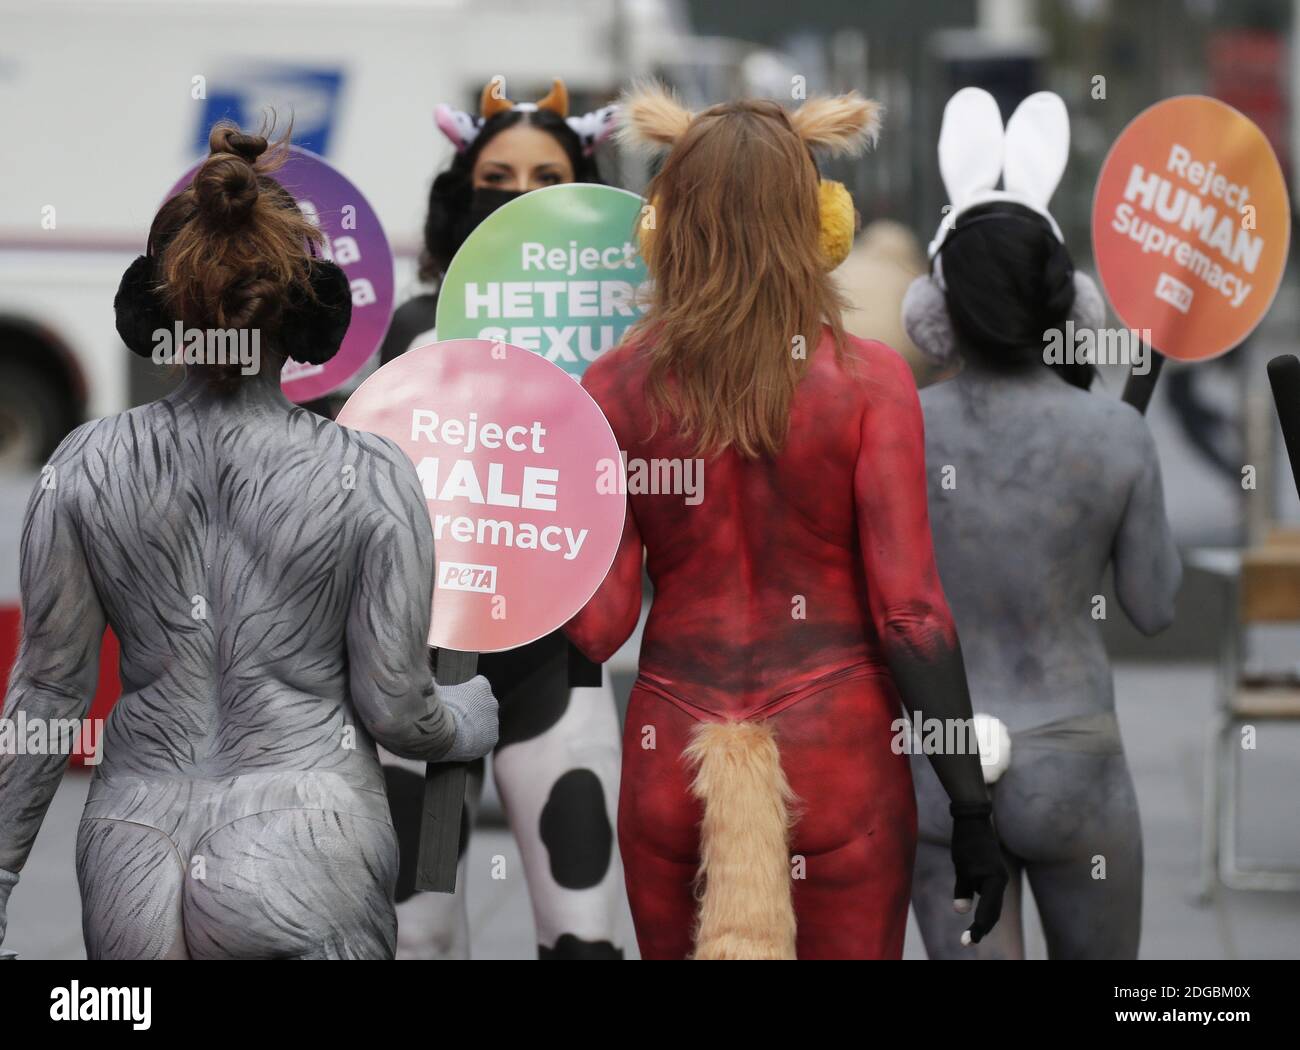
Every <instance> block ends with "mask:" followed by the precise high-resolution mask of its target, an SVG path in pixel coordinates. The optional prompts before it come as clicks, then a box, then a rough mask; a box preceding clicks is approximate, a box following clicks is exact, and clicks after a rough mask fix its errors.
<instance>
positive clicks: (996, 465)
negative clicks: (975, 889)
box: [904, 89, 1181, 959]
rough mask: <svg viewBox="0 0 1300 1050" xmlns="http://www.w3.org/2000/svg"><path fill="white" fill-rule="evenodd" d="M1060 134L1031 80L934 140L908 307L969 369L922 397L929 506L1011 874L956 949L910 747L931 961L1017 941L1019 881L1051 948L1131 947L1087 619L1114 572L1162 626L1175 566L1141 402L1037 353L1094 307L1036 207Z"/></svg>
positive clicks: (1105, 685)
mask: <svg viewBox="0 0 1300 1050" xmlns="http://www.w3.org/2000/svg"><path fill="white" fill-rule="evenodd" d="M1068 147H1069V125H1068V118H1067V116H1066V112H1065V107H1064V105H1063V104H1062V103H1061V101H1060V99H1058V98H1056V96H1053V95H1048V94H1047V93H1040V94H1038V95H1034V96H1031V97H1030V98H1029V99H1028V100H1026V101H1025V102H1024V103H1023V104H1022V105H1021V107H1020V109H1018V110H1017V111H1016V113H1015V115H1013V117H1012V118H1011V120H1010V122H1009V123H1008V124H1007V126H1006V129H1005V131H1004V129H1003V126H1002V119H1001V115H1000V113H999V112H998V108H997V104H996V103H995V102H994V101H993V99H992V98H991V97H989V96H988V95H987V94H985V93H984V92H980V91H977V90H976V89H966V90H964V91H963V92H960V93H959V94H958V95H957V96H955V97H954V98H953V100H952V101H950V103H949V106H948V109H947V111H946V112H945V116H944V123H943V129H942V132H941V136H940V147H939V155H940V166H941V169H942V172H943V177H944V183H945V185H946V187H947V188H948V192H949V196H950V198H951V200H952V205H953V212H952V216H951V217H950V218H949V219H947V220H945V223H944V224H943V225H942V226H941V227H940V232H939V235H938V236H937V237H936V239H935V243H934V244H933V245H932V246H931V257H932V259H933V272H932V275H931V276H927V277H922V278H918V280H917V281H916V283H915V284H914V286H913V288H912V289H910V290H909V293H908V296H907V299H906V300H905V303H904V321H905V324H906V325H907V327H908V331H909V334H910V335H911V336H912V339H913V341H914V342H916V344H917V346H918V347H920V348H921V349H922V350H925V351H927V352H929V354H930V355H931V356H932V357H934V358H936V359H938V360H940V361H943V360H945V359H952V358H954V357H955V358H959V359H960V362H961V365H962V367H961V371H960V373H959V374H958V375H957V376H956V378H954V379H951V380H949V381H947V382H944V383H940V384H938V385H936V386H931V387H928V388H927V389H925V390H924V391H923V392H922V394H921V403H922V408H923V410H924V413H925V424H926V463H927V469H928V471H929V479H930V486H929V487H930V520H931V524H932V530H933V534H934V543H935V553H936V556H937V559H938V564H939V570H940V575H941V577H942V579H943V585H944V590H945V591H946V592H947V595H948V600H949V602H950V603H951V605H952V609H953V613H954V616H955V618H956V621H957V628H958V632H959V634H960V637H961V639H962V643H963V648H964V650H965V652H966V666H967V671H968V674H969V679H970V685H971V697H972V703H973V707H974V709H975V712H976V716H975V717H976V721H977V722H979V723H982V724H981V725H980V728H981V730H982V731H983V732H984V734H985V736H984V739H983V740H982V744H983V745H984V746H983V747H982V750H984V751H985V752H986V754H985V759H986V779H990V780H992V783H990V786H989V789H990V794H991V796H992V799H993V806H994V818H995V823H996V826H997V830H998V836H999V839H1000V841H1001V844H1002V848H1003V853H1004V857H1005V860H1006V864H1007V867H1008V869H1009V870H1010V871H1011V873H1012V879H1011V883H1010V885H1009V886H1008V889H1007V898H1006V906H1005V908H1004V909H1003V915H1002V921H1001V922H1000V923H999V924H998V926H997V928H996V929H994V930H993V932H992V933H991V934H990V935H989V936H988V937H986V938H985V939H984V940H983V941H982V942H981V943H980V944H979V945H978V946H977V947H976V949H975V951H974V952H973V953H969V952H968V953H960V952H959V951H954V950H952V949H951V947H950V946H951V945H952V944H954V943H955V939H954V938H955V931H957V930H959V929H960V928H961V925H962V920H961V917H960V916H959V915H955V914H953V909H952V906H951V898H952V885H953V882H952V880H953V872H952V864H951V861H950V860H949V857H948V848H947V842H948V838H949V835H950V833H951V821H950V819H949V818H948V814H947V807H946V804H945V803H946V798H945V796H944V795H943V792H942V789H941V788H940V785H939V784H938V782H937V781H936V780H935V778H934V775H933V773H932V772H931V771H930V769H929V765H928V764H927V763H926V762H924V761H921V760H919V758H914V760H913V775H914V778H915V783H916V790H917V797H918V809H919V822H920V827H919V832H920V843H919V845H918V850H917V859H916V868H915V875H914V880H913V896H912V905H913V908H914V910H915V913H916V916H917V920H918V922H919V924H920V927H921V933H922V936H923V938H924V941H925V945H926V949H927V951H928V953H929V955H930V957H931V958H948V957H967V958H970V957H976V958H1022V957H1023V955H1024V937H1023V929H1022V918H1021V904H1022V897H1023V893H1024V883H1025V881H1026V880H1027V881H1028V885H1029V888H1030V890H1031V891H1032V893H1033V895H1034V902H1035V904H1036V905H1037V910H1038V913H1039V915H1040V917H1041V919H1042V923H1043V930H1044V934H1045V936H1046V941H1047V951H1048V954H1049V956H1050V957H1051V958H1053V959H1084V958H1092V959H1097V958H1105V959H1122V958H1134V957H1136V955H1137V950H1138V939H1139V934H1140V930H1141V908H1142V836H1141V827H1140V824H1139V820H1138V807H1137V797H1136V795H1135V793H1134V789H1133V782H1132V778H1131V776H1130V774H1129V769H1128V764H1127V762H1126V760H1125V756H1124V751H1123V746H1122V744H1121V741H1120V737H1119V726H1118V723H1117V721H1116V717H1115V697H1114V691H1113V687H1112V681H1111V671H1110V664H1109V661H1108V658H1107V654H1106V648H1105V645H1104V644H1103V641H1102V638H1101V633H1100V625H1099V622H1098V619H1097V614H1098V610H1099V609H1100V608H1101V606H1100V605H1099V601H1104V598H1102V597H1101V594H1100V592H1101V590H1102V581H1103V576H1104V574H1105V572H1106V570H1107V568H1108V567H1113V569H1114V581H1115V591H1116V595H1117V597H1118V600H1119V603H1120V605H1121V606H1122V608H1123V609H1124V611H1125V613H1127V615H1128V616H1129V618H1130V619H1131V620H1132V621H1133V623H1134V624H1135V625H1136V626H1137V627H1138V629H1139V630H1141V631H1143V632H1144V633H1146V634H1154V633H1156V632H1158V631H1161V630H1163V629H1164V628H1165V627H1167V626H1168V625H1169V623H1170V622H1171V621H1172V619H1173V607H1174V598H1175V596H1176V594H1177V591H1178V586H1179V583H1180V580H1181V565H1180V562H1179V558H1178V553H1177V550H1176V548H1175V547H1174V544H1173V540H1172V538H1171V536H1170V531H1169V525H1168V522H1167V520H1166V518H1165V512H1164V497H1163V492H1162V488H1161V479H1160V465H1159V461H1158V459H1157V456H1156V449H1155V444H1154V442H1153V441H1152V439H1151V434H1150V432H1149V431H1148V429H1147V427H1146V424H1145V422H1144V421H1143V419H1142V417H1141V415H1140V414H1139V413H1138V412H1137V411H1135V410H1134V409H1133V408H1131V407H1130V406H1129V405H1127V404H1124V403H1123V402H1122V401H1120V400H1118V399H1117V398H1115V397H1111V396H1107V395H1105V394H1104V393H1099V392H1091V391H1090V387H1091V384H1092V380H1093V377H1094V370H1093V368H1092V367H1091V366H1090V365H1087V364H1077V363H1076V364H1073V365H1049V364H1046V363H1045V359H1044V341H1045V339H1047V338H1048V336H1049V334H1050V333H1051V332H1053V331H1055V330H1059V329H1061V328H1063V327H1064V326H1065V325H1066V323H1067V321H1073V322H1074V328H1075V329H1080V330H1082V329H1084V328H1093V329H1095V328H1097V327H1099V326H1100V325H1101V324H1102V323H1103V322H1104V318H1105V312H1104V303H1103V302H1102V300H1101V297H1100V293H1099V292H1098V291H1097V288H1096V286H1095V284H1094V283H1093V282H1092V281H1091V279H1089V278H1087V277H1086V276H1085V275H1084V274H1081V273H1077V272H1075V271H1074V268H1073V264H1072V263H1071V261H1070V256H1069V253H1068V251H1067V250H1066V248H1065V245H1064V243H1063V240H1062V238H1061V235H1060V231H1059V227H1058V226H1057V224H1056V222H1055V220H1054V219H1053V218H1052V217H1051V215H1050V214H1049V213H1048V212H1047V203H1048V201H1049V200H1050V198H1051V195H1052V191H1053V190H1054V189H1055V187H1056V184H1057V182H1058V181H1059V179H1060V176H1061V173H1062V172H1063V171H1064V167H1065V160H1066V156H1067V154H1068ZM999 176H1001V177H1002V179H1003V180H1004V181H1003V189H1000V190H999V189H994V186H995V185H996V184H997V182H998V179H999Z"/></svg>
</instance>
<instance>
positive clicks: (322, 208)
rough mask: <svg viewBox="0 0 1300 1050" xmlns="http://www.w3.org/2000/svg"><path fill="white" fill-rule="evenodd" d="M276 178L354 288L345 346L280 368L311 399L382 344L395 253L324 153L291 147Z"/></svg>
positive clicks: (295, 391) (293, 388) (300, 396)
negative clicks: (315, 361) (317, 360)
mask: <svg viewBox="0 0 1300 1050" xmlns="http://www.w3.org/2000/svg"><path fill="white" fill-rule="evenodd" d="M200 163H202V162H200ZM198 169H199V165H198V164H195V165H194V166H193V167H192V168H190V169H189V171H187V172H186V173H185V174H184V175H182V176H181V178H180V180H179V181H178V182H177V183H176V185H174V186H173V187H172V188H171V190H169V191H168V193H167V197H168V198H169V199H170V198H171V197H174V196H176V194H178V193H180V192H181V191H182V190H183V189H185V188H186V187H187V186H188V185H189V184H190V182H191V181H193V179H194V174H195V172H197V171H198ZM274 177H275V179H276V181H277V182H279V183H280V185H282V186H283V187H284V188H285V189H286V190H287V191H288V192H289V193H290V194H292V195H293V198H294V200H296V201H297V202H298V207H300V208H301V209H302V210H303V213H304V214H305V215H306V216H307V217H308V218H309V219H311V220H312V221H313V222H314V223H315V224H316V225H317V226H319V227H320V229H321V232H322V233H324V234H325V250H324V252H323V254H324V255H325V257H326V258H329V259H333V260H334V262H335V263H337V264H338V265H339V266H340V267H342V269H343V272H344V273H346V274H347V277H348V282H349V283H350V284H351V286H352V323H351V325H350V326H349V327H348V334H347V336H345V337H344V339H343V345H342V346H341V347H339V352H338V353H337V354H335V355H334V356H333V357H332V358H330V360H328V361H326V362H325V363H324V364H322V365H305V364H301V363H300V362H298V361H289V362H286V363H285V366H284V371H283V372H281V374H280V384H281V386H282V387H283V388H284V393H285V396H286V397H288V398H289V400H291V401H295V402H303V401H310V400H312V399H313V398H317V397H324V396H325V395H326V394H328V393H330V392H331V391H333V390H337V389H338V388H339V387H340V386H342V385H343V384H344V383H346V382H347V381H348V380H349V379H351V378H352V377H353V376H354V375H356V374H357V372H359V371H360V370H361V368H362V366H363V365H364V364H365V363H366V362H367V361H368V360H369V359H370V356H371V355H372V354H373V353H374V352H375V351H376V350H377V349H378V348H379V344H380V343H381V342H383V339H384V335H385V334H386V333H387V332H388V322H389V320H390V319H391V318H392V316H393V253H392V250H391V249H390V248H389V246H388V238H387V237H386V236H385V235H384V228H383V227H382V226H381V225H380V224H379V217H378V216H377V215H376V214H375V211H374V209H373V208H371V207H370V204H369V202H368V201H367V200H366V198H365V197H364V196H363V195H362V193H361V191H360V190H359V189H357V188H356V187H355V186H354V185H352V183H351V182H350V181H349V180H348V179H347V178H345V177H344V176H343V174H342V173H341V172H339V171H337V170H336V169H335V168H334V167H333V166H332V165H331V164H330V163H329V162H328V161H326V160H325V159H324V158H323V157H319V156H317V155H316V154H315V153H312V152H311V151H310V150H305V149H302V148H301V147H300V146H291V147H290V148H289V158H288V159H287V160H286V161H285V162H284V165H283V166H282V167H281V168H280V169H279V170H277V171H276V172H275V173H274Z"/></svg>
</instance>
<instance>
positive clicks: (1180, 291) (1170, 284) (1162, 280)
mask: <svg viewBox="0 0 1300 1050" xmlns="http://www.w3.org/2000/svg"><path fill="white" fill-rule="evenodd" d="M1193 294H1195V293H1193V291H1192V290H1191V288H1189V287H1188V286H1187V285H1185V284H1183V282H1182V281H1180V280H1178V278H1176V277H1170V276H1169V274H1167V273H1162V274H1161V275H1160V277H1159V278H1158V279H1157V280H1156V298H1157V299H1163V300H1164V301H1165V302H1167V303H1168V304H1169V305H1170V306H1172V307H1173V308H1174V309H1175V310H1177V311H1178V312H1179V313H1184V314H1185V313H1187V311H1188V310H1190V309H1191V308H1192V296H1193Z"/></svg>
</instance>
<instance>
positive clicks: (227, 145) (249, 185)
mask: <svg viewBox="0 0 1300 1050" xmlns="http://www.w3.org/2000/svg"><path fill="white" fill-rule="evenodd" d="M208 146H209V148H210V149H211V150H212V153H211V155H210V156H209V157H208V159H207V160H206V161H204V163H203V166H202V167H201V168H200V169H199V171H198V174H197V175H195V176H194V196H195V198H196V200H197V202H198V207H199V212H200V214H202V215H203V216H204V217H205V218H207V219H208V220H210V221H212V222H214V223H217V224H232V223H233V224H238V223H240V222H242V221H243V220H244V219H246V218H247V217H248V216H249V215H250V214H251V213H252V210H253V206H254V205H255V204H256V203H257V196H258V193H259V191H260V187H259V186H258V182H257V171H256V169H255V168H254V167H253V164H254V162H255V161H256V160H257V158H258V157H260V156H261V155H262V154H263V153H265V152H266V139H264V138H263V137H262V136H261V135H247V134H245V133H244V132H242V131H240V130H239V129H238V128H237V127H235V126H234V125H232V124H224V123H223V124H218V125H217V126H216V127H214V128H213V129H212V134H211V135H210V136H209V137H208Z"/></svg>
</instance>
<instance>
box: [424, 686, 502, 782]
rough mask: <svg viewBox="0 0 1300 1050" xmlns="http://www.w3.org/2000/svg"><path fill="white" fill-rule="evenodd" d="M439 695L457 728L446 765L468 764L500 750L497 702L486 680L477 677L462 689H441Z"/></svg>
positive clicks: (438, 688)
mask: <svg viewBox="0 0 1300 1050" xmlns="http://www.w3.org/2000/svg"><path fill="white" fill-rule="evenodd" d="M437 691H438V699H439V700H441V701H442V702H443V704H444V705H446V708H447V710H448V711H450V712H451V717H452V721H453V722H454V723H455V726H456V735H455V737H453V738H452V742H451V747H450V748H449V749H448V751H447V754H446V755H445V756H444V757H443V759H442V761H444V762H468V761H470V760H471V759H474V758H482V757H483V756H484V755H486V754H487V753H488V752H489V751H491V750H492V749H493V748H494V747H496V743H497V698H496V697H495V696H493V695H492V686H491V685H489V684H488V680H487V679H486V678H484V677H483V676H482V675H475V676H474V677H473V678H471V679H470V680H469V681H468V682H465V683H463V684H461V685H438V686H437Z"/></svg>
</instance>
